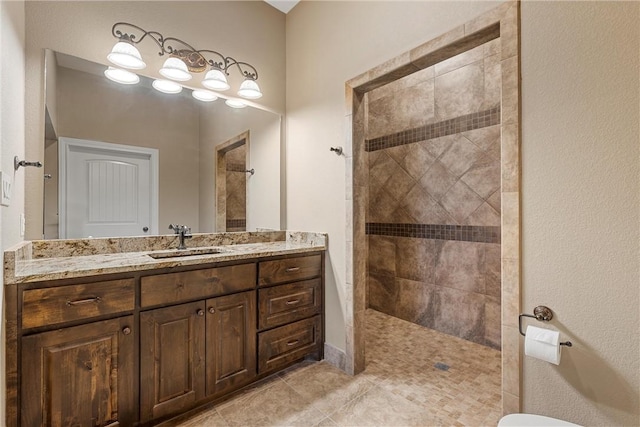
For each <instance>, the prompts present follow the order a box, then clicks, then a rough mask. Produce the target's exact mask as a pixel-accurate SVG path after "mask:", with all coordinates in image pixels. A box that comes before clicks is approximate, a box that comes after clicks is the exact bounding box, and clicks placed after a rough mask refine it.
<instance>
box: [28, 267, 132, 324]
mask: <svg viewBox="0 0 640 427" xmlns="http://www.w3.org/2000/svg"><path fill="white" fill-rule="evenodd" d="M134 304H135V280H134V279H122V280H110V281H107V282H96V283H87V284H82V285H69V286H60V287H57V288H44V289H30V290H26V291H24V292H23V294H22V327H23V328H24V329H28V328H36V327H38V326H48V325H55V324H57V323H64V322H71V321H74V320H80V319H89V318H92V317H97V316H102V315H105V314H115V313H122V312H125V311H131V310H133V308H134Z"/></svg>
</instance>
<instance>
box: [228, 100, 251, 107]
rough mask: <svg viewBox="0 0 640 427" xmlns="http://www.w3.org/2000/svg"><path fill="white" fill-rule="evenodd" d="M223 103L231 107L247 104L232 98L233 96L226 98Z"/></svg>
mask: <svg viewBox="0 0 640 427" xmlns="http://www.w3.org/2000/svg"><path fill="white" fill-rule="evenodd" d="M224 103H225V104H227V105H228V106H229V107H231V108H244V107H246V106H247V104H245V103H244V102H242V101H240V100H239V99H233V98H229V99H227V100H226V101H224Z"/></svg>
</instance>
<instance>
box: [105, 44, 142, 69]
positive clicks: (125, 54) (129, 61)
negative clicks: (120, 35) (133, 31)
mask: <svg viewBox="0 0 640 427" xmlns="http://www.w3.org/2000/svg"><path fill="white" fill-rule="evenodd" d="M107 59H108V60H109V61H111V62H113V63H114V64H116V65H119V66H121V67H124V68H130V69H132V70H142V69H143V68H144V67H146V66H147V64H145V63H144V61H143V60H142V55H140V52H138V49H137V48H136V47H135V46H134V45H132V44H131V43H127V42H118V43H116V44H115V46H113V49H111V53H110V54H109V55H107Z"/></svg>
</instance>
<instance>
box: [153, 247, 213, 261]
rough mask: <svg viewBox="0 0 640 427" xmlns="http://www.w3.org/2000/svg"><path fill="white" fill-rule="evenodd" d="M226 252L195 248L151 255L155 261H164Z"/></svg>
mask: <svg viewBox="0 0 640 427" xmlns="http://www.w3.org/2000/svg"><path fill="white" fill-rule="evenodd" d="M223 252H225V251H224V250H223V249H220V248H193V249H173V250H170V251H163V252H152V253H149V254H147V255H149V256H150V257H151V258H154V259H164V258H178V257H186V256H196V255H215V254H221V253H223Z"/></svg>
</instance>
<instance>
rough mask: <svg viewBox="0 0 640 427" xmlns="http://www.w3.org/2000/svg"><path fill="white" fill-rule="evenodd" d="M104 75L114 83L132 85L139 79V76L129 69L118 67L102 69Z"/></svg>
mask: <svg viewBox="0 0 640 427" xmlns="http://www.w3.org/2000/svg"><path fill="white" fill-rule="evenodd" d="M104 75H105V76H106V77H107V78H108V79H109V80H112V81H114V82H116V83H121V84H123V85H134V84H136V83H138V82H139V81H140V77H138V75H137V74H135V73H132V72H131V71H127V70H121V69H119V68H113V67H109V68H107V69H106V70H104Z"/></svg>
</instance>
